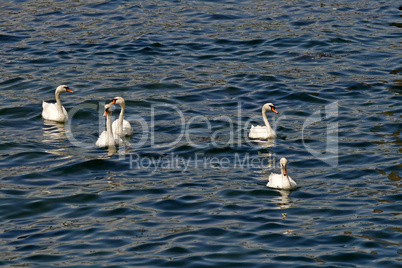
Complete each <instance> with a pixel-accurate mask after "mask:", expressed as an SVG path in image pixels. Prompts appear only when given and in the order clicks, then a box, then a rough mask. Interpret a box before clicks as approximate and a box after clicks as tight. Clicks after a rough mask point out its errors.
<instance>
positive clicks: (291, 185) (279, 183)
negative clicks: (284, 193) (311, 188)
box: [267, 158, 297, 190]
mask: <svg viewBox="0 0 402 268" xmlns="http://www.w3.org/2000/svg"><path fill="white" fill-rule="evenodd" d="M287 164H288V160H286V158H281V160H280V165H281V174H274V173H271V175H269V181H268V183H267V186H268V187H271V188H276V189H281V190H294V189H296V188H297V184H296V182H295V181H294V180H293V179H292V178H291V177H289V176H288V171H287V169H286V165H287Z"/></svg>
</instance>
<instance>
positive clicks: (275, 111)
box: [271, 107, 279, 114]
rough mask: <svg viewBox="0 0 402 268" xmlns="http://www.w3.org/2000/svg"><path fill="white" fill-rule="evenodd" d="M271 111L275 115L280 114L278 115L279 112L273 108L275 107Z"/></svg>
mask: <svg viewBox="0 0 402 268" xmlns="http://www.w3.org/2000/svg"><path fill="white" fill-rule="evenodd" d="M271 111H273V112H274V113H277V114H279V113H278V111H277V110H275V108H273V107H272V109H271Z"/></svg>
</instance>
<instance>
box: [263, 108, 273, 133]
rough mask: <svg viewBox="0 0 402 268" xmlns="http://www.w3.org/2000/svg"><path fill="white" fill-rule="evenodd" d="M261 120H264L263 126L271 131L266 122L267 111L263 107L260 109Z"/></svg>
mask: <svg viewBox="0 0 402 268" xmlns="http://www.w3.org/2000/svg"><path fill="white" fill-rule="evenodd" d="M262 118H263V119H264V123H265V126H266V127H267V128H268V129H269V130H270V129H271V125H270V124H269V122H268V118H267V110H265V109H264V107H263V108H262Z"/></svg>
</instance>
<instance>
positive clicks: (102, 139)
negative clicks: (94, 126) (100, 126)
mask: <svg viewBox="0 0 402 268" xmlns="http://www.w3.org/2000/svg"><path fill="white" fill-rule="evenodd" d="M106 134H107V132H106V131H103V132H102V133H101V134H100V136H99V138H98V140H97V141H96V143H95V144H96V146H98V147H106V146H107V145H106V141H107V139H106Z"/></svg>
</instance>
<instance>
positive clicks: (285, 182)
mask: <svg viewBox="0 0 402 268" xmlns="http://www.w3.org/2000/svg"><path fill="white" fill-rule="evenodd" d="M282 188H283V189H289V188H290V181H289V177H288V176H287V175H284V174H283V173H282Z"/></svg>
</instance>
